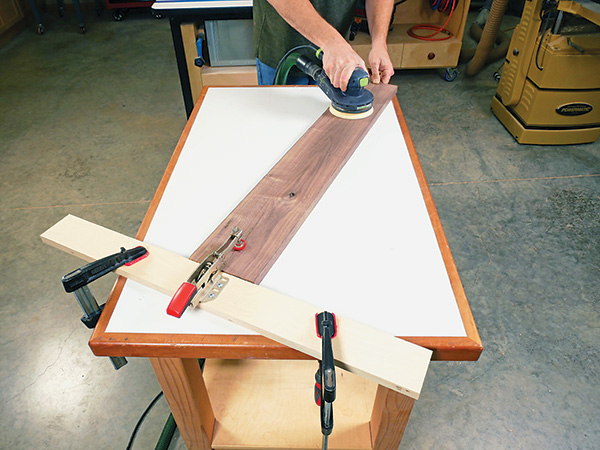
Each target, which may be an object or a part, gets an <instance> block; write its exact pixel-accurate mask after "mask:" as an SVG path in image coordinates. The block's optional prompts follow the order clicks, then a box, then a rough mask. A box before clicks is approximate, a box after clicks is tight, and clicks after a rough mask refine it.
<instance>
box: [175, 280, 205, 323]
mask: <svg viewBox="0 0 600 450" xmlns="http://www.w3.org/2000/svg"><path fill="white" fill-rule="evenodd" d="M197 291H198V289H197V288H196V285H195V284H192V283H188V282H187V281H186V282H184V283H182V284H181V286H179V289H177V292H175V295H173V298H172V299H171V301H170V302H169V306H167V314H168V315H170V316H173V317H177V318H179V317H181V315H182V314H183V312H184V311H185V309H186V308H187V307H188V306H189V304H190V302H191V301H192V299H193V298H194V295H196V292H197Z"/></svg>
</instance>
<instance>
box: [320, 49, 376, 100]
mask: <svg viewBox="0 0 600 450" xmlns="http://www.w3.org/2000/svg"><path fill="white" fill-rule="evenodd" d="M357 67H362V68H363V69H364V70H365V71H366V70H367V67H366V66H365V62H364V61H363V60H362V58H361V57H360V56H358V53H356V52H355V51H354V49H353V48H352V47H351V46H350V44H348V43H347V42H345V41H343V43H342V44H339V45H332V46H329V47H327V48H323V69H324V70H325V73H326V74H327V76H328V77H329V80H330V81H331V84H333V86H334V87H336V88H340V89H341V90H342V91H345V90H346V89H347V88H348V81H349V80H350V77H351V76H352V73H354V70H355V69H356V68H357Z"/></svg>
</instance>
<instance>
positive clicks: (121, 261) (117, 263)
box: [62, 246, 148, 293]
mask: <svg viewBox="0 0 600 450" xmlns="http://www.w3.org/2000/svg"><path fill="white" fill-rule="evenodd" d="M147 255H148V250H146V249H145V248H144V247H142V246H138V247H135V248H132V249H130V250H125V248H124V247H121V251H120V252H119V253H115V254H114V255H109V256H106V257H104V258H102V259H99V260H97V261H94V262H91V263H89V264H86V265H85V266H82V267H80V268H79V269H76V270H74V271H73V272H71V273H68V274H66V275H65V276H64V277H62V283H63V287H64V288H65V291H67V292H68V293H70V292H74V291H76V290H77V289H79V288H82V287H83V286H86V285H88V284H90V283H91V282H92V281H94V280H97V279H98V278H100V277H102V276H104V275H106V274H107V273H108V272H112V271H113V270H115V269H118V268H119V267H121V266H124V265H131V264H134V263H136V262H137V261H138V260H140V259H143V258H145V257H146V256H147Z"/></svg>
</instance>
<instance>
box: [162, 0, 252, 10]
mask: <svg viewBox="0 0 600 450" xmlns="http://www.w3.org/2000/svg"><path fill="white" fill-rule="evenodd" d="M243 6H252V0H204V1H193V0H156V1H155V2H154V4H153V5H152V9H155V10H170V9H205V8H239V7H243Z"/></svg>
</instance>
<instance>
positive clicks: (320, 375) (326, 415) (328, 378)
mask: <svg viewBox="0 0 600 450" xmlns="http://www.w3.org/2000/svg"><path fill="white" fill-rule="evenodd" d="M316 322H317V336H318V337H319V338H321V343H322V344H321V348H322V350H321V360H320V361H319V368H318V369H317V373H316V374H315V403H316V404H317V405H318V406H320V407H321V432H322V433H323V450H327V444H328V440H329V435H330V434H331V432H332V431H333V402H334V400H335V363H334V359H333V346H332V344H331V340H332V339H333V338H334V337H336V335H337V324H336V320H335V314H332V313H330V312H327V311H324V312H322V313H320V314H317V315H316Z"/></svg>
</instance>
